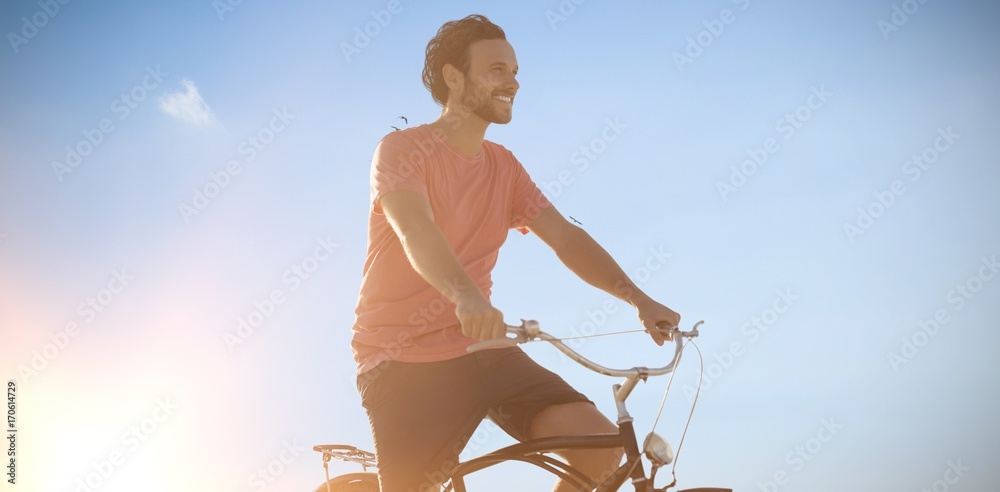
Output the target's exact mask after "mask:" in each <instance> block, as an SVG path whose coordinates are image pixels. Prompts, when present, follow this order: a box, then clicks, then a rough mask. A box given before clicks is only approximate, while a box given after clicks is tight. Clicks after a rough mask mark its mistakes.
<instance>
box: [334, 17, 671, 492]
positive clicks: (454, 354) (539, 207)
mask: <svg viewBox="0 0 1000 492" xmlns="http://www.w3.org/2000/svg"><path fill="white" fill-rule="evenodd" d="M517 71H518V66H517V59H516V58H515V55H514V49H513V48H512V47H511V45H510V43H508V42H507V40H506V37H505V34H504V32H503V30H502V29H500V27H498V26H496V25H495V24H493V23H492V22H490V21H489V19H487V18H486V17H483V16H480V15H470V16H468V17H465V18H463V19H460V20H457V21H451V22H447V23H445V24H444V25H443V26H442V27H441V29H440V30H439V31H438V33H437V35H436V36H435V37H434V38H433V39H431V41H430V42H429V43H428V45H427V51H426V59H425V64H424V70H423V81H424V85H425V86H427V88H428V89H429V90H430V92H431V95H432V97H433V99H434V101H435V102H437V103H438V104H440V105H441V106H442V111H441V115H440V116H439V117H438V119H437V120H436V121H434V122H433V123H429V124H423V125H419V126H416V127H413V128H408V129H404V130H400V131H394V132H392V133H389V134H388V135H386V136H385V137H384V138H383V139H382V140H381V141H380V142H379V144H378V146H377V148H376V150H375V155H374V158H373V159H372V169H371V208H370V210H369V221H368V252H367V258H366V260H365V266H364V272H363V280H362V283H361V289H360V293H359V296H358V304H357V309H356V314H357V318H356V321H355V324H354V327H353V332H354V336H353V339H352V342H351V348H352V352H353V355H354V358H355V360H356V362H357V364H358V391H359V392H360V394H361V399H362V404H363V406H364V407H365V410H366V412H367V414H368V417H369V421H370V423H371V429H372V437H373V440H374V443H375V454H376V456H377V459H378V467H379V482H380V487H381V490H382V491H383V492H404V491H410V490H412V491H423V490H439V487H440V485H441V484H442V483H443V482H444V481H445V480H447V478H448V476H449V475H450V473H451V470H452V468H453V467H454V466H455V464H456V463H457V461H458V456H459V454H460V453H461V452H462V449H463V448H464V447H465V444H466V442H468V439H469V438H470V437H471V435H472V434H473V432H474V431H475V429H476V428H477V427H478V425H479V424H480V423H481V422H482V420H483V419H484V418H490V419H491V420H493V421H494V422H496V424H497V425H498V426H500V427H501V428H502V429H504V431H506V432H507V433H508V434H510V435H511V436H512V437H514V438H515V439H517V440H519V441H524V440H528V439H539V438H543V437H553V436H571V435H584V434H594V433H614V432H616V431H617V428H616V427H615V424H613V423H612V422H611V421H610V420H608V419H607V418H606V417H605V416H604V415H603V414H601V413H600V412H599V411H598V410H597V408H596V407H595V406H594V404H593V403H592V402H591V401H590V400H589V399H588V398H587V397H586V396H584V395H582V394H581V393H579V392H577V391H576V390H574V389H573V388H572V387H571V386H569V385H568V384H567V383H566V382H565V381H563V379H562V378H560V377H559V376H558V375H556V374H554V373H552V372H550V371H548V370H546V369H544V368H542V367H541V366H539V365H538V364H536V363H535V362H534V361H533V360H531V359H530V358H529V357H528V356H527V355H525V354H524V352H523V351H522V350H521V349H520V348H519V347H506V348H493V349H486V350H482V351H477V352H474V353H468V351H467V348H468V347H469V346H470V345H471V344H473V343H475V342H478V341H481V340H490V339H495V338H500V337H503V336H504V334H505V324H504V317H503V314H502V313H501V312H500V311H499V310H497V309H496V308H495V307H493V305H492V304H491V303H490V300H489V299H490V292H491V290H490V289H491V287H492V280H491V277H490V272H491V270H492V269H493V267H494V265H495V264H496V260H497V253H498V251H499V249H500V246H501V245H502V244H503V243H504V241H505V240H506V237H507V233H508V231H509V230H510V229H517V230H518V231H519V232H521V233H522V234H527V233H528V232H532V233H534V234H535V235H537V236H538V237H539V238H541V240H542V241H544V242H545V243H546V244H547V245H548V246H550V247H551V248H552V249H553V250H554V251H555V253H556V255H557V256H558V257H559V259H560V260H561V261H562V262H563V263H564V264H565V265H566V266H567V267H568V268H569V269H570V270H571V271H573V272H574V273H575V274H577V275H578V276H579V277H580V278H581V279H583V280H584V281H585V282H587V283H589V284H591V285H593V286H595V287H597V288H599V289H601V290H603V291H605V292H608V293H610V294H611V295H614V296H615V297H617V298H619V299H621V300H623V301H625V302H628V303H629V304H631V305H632V306H634V307H635V308H636V310H637V312H638V315H639V319H640V321H641V322H642V324H643V325H644V326H645V327H646V330H647V331H648V332H649V333H650V335H651V336H652V338H653V340H654V341H655V342H656V343H657V344H660V345H662V344H663V342H664V341H665V340H666V339H667V338H668V337H669V334H668V333H667V332H666V331H662V332H661V331H660V330H659V329H658V328H657V325H667V326H669V327H674V326H677V325H678V324H679V322H680V316H679V315H678V314H677V313H676V312H674V311H672V310H671V309H669V308H667V307H666V306H664V305H662V304H659V303H657V302H655V301H654V300H652V299H651V298H650V297H649V296H647V295H646V294H645V293H643V292H642V291H641V290H640V289H639V288H638V287H636V286H635V284H634V283H633V282H632V281H631V280H630V279H629V278H628V276H627V275H626V274H625V273H624V272H623V271H622V269H621V267H619V266H618V264H617V263H615V261H614V260H613V259H612V258H611V256H610V255H609V254H608V253H607V252H606V251H605V250H604V249H603V248H602V247H601V246H600V245H599V244H597V242H596V241H594V239H593V238H591V237H590V235H589V234H587V233H586V232H585V231H584V230H582V229H580V228H578V227H576V226H574V225H572V224H570V223H569V222H568V221H567V220H566V219H565V218H564V217H563V216H562V215H561V214H560V213H559V212H558V211H557V210H556V209H555V207H553V206H552V204H551V203H550V202H549V201H548V200H547V199H546V198H545V196H544V195H542V193H541V191H540V190H539V189H538V187H537V186H536V185H535V183H534V182H533V181H532V180H531V178H530V177H529V175H528V173H527V172H526V171H525V170H524V168H523V167H522V166H521V163H520V162H519V161H518V160H517V159H516V158H515V157H514V155H513V154H512V153H511V152H510V151H509V150H507V149H506V148H504V147H503V146H501V145H499V144H496V143H493V142H490V141H488V140H485V139H484V137H485V133H486V128H487V127H488V126H489V125H490V123H499V124H506V123H508V122H510V120H511V114H512V107H513V101H514V98H515V95H516V93H517V90H518V88H519V84H518V83H517V81H516V80H515V77H516V75H517ZM622 452H623V451H622V450H621V448H618V449H580V450H572V451H565V452H563V453H560V454H561V456H562V457H563V458H564V459H565V460H567V461H568V463H569V464H570V465H571V466H573V467H575V468H577V469H580V470H581V471H583V472H584V473H586V474H587V475H589V476H590V477H591V478H592V479H594V480H595V481H600V479H601V478H602V477H604V476H606V475H607V474H609V473H610V472H611V471H613V470H614V469H615V468H616V467H617V466H618V464H619V462H620V461H621V458H622ZM555 490H556V491H561V490H569V487H568V486H567V485H565V484H562V483H557V484H556V486H555Z"/></svg>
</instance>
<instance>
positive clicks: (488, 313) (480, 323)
mask: <svg viewBox="0 0 1000 492" xmlns="http://www.w3.org/2000/svg"><path fill="white" fill-rule="evenodd" d="M455 315H456V316H458V324H459V326H461V328H462V334H463V335H465V336H467V337H469V338H474V339H476V340H492V339H494V338H502V337H504V336H506V334H507V325H506V324H504V321H503V313H501V312H500V310H499V309H497V308H495V307H493V305H492V304H490V301H488V300H487V299H486V298H485V297H483V295H482V294H480V293H479V292H473V293H470V294H468V295H465V296H462V298H460V299H459V301H458V303H457V304H456V305H455Z"/></svg>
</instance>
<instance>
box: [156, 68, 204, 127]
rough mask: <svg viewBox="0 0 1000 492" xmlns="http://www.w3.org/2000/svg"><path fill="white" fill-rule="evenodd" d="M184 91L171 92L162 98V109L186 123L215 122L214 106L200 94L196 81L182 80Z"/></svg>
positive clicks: (197, 124) (195, 124)
mask: <svg viewBox="0 0 1000 492" xmlns="http://www.w3.org/2000/svg"><path fill="white" fill-rule="evenodd" d="M181 85H183V86H184V92H171V93H169V94H167V95H166V96H164V97H161V98H160V109H162V110H163V112H164V113H167V114H169V115H170V116H173V117H174V118H177V119H179V120H181V121H183V122H185V123H189V124H192V125H194V126H205V125H209V124H212V123H214V122H215V116H213V115H212V108H209V107H208V104H205V100H204V99H202V98H201V94H198V88H197V87H195V85H194V82H191V81H190V80H188V79H184V80H182V81H181Z"/></svg>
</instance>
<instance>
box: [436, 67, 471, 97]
mask: <svg viewBox="0 0 1000 492" xmlns="http://www.w3.org/2000/svg"><path fill="white" fill-rule="evenodd" d="M441 75H443V76H444V83H445V85H447V86H448V92H451V91H456V90H458V91H460V90H461V89H462V86H463V85H464V84H465V75H464V74H463V73H462V71H461V70H459V69H457V68H455V66H454V65H452V64H451V63H446V64H445V65H444V67H443V68H442V69H441Z"/></svg>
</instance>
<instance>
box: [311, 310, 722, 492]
mask: <svg viewBox="0 0 1000 492" xmlns="http://www.w3.org/2000/svg"><path fill="white" fill-rule="evenodd" d="M521 321H522V323H521V325H520V326H512V325H507V333H508V334H512V335H514V337H513V338H510V337H505V338H501V339H496V340H487V341H483V342H478V343H475V344H473V345H472V346H470V347H469V351H470V352H473V351H476V350H482V349H487V348H498V347H509V346H514V345H518V344H522V343H527V342H530V341H546V342H549V343H551V344H552V345H553V346H555V347H556V348H557V349H559V350H560V351H562V352H563V353H564V354H566V355H567V356H569V358H571V359H572V360H574V361H576V362H577V363H579V364H580V365H582V366H584V367H586V368H587V369H590V370H592V371H594V372H597V373H599V374H604V375H607V376H613V377H624V378H625V380H624V381H622V382H621V383H617V384H614V385H613V386H612V389H613V391H614V399H615V406H616V408H617V411H618V420H617V424H618V433H617V434H593V435H585V436H567V437H548V438H544V439H534V440H528V441H524V442H520V443H517V444H513V445H511V446H507V447H504V448H501V449H498V450H496V451H493V452H491V453H488V454H485V455H483V456H479V457H477V458H473V459H471V460H469V461H466V462H464V463H459V464H458V465H457V467H456V468H455V470H454V472H453V473H452V475H451V477H450V478H449V479H448V481H447V482H446V483H445V484H444V492H466V486H465V480H464V478H465V476H466V475H469V474H470V473H474V472H477V471H479V470H482V469H485V468H488V467H490V466H493V465H496V464H499V463H503V462H506V461H521V462H525V463H529V464H532V465H535V466H537V467H539V468H541V469H543V470H545V471H548V472H550V473H552V474H553V475H556V476H557V477H558V478H560V479H562V480H563V481H564V482H566V483H569V484H572V485H573V486H574V487H576V488H577V489H578V490H582V491H588V492H611V491H616V490H619V488H621V487H622V486H623V485H624V484H625V482H626V481H627V480H629V479H631V481H632V485H633V486H634V487H635V491H636V492H666V491H667V490H668V489H670V488H673V487H674V486H675V485H676V484H677V479H676V474H675V473H674V471H675V470H676V466H677V461H676V455H675V454H674V451H673V448H672V447H671V446H670V444H669V443H668V442H667V441H666V439H664V438H662V437H660V436H659V435H658V434H656V433H655V432H650V433H649V435H648V436H647V437H646V439H645V440H644V441H643V446H642V452H641V453H640V451H639V446H638V441H637V440H636V436H635V429H634V426H633V425H632V422H633V418H632V416H631V415H629V413H628V410H627V409H626V407H625V400H626V399H628V397H629V395H630V394H631V392H632V390H633V389H634V388H635V386H636V384H638V382H639V381H640V380H642V381H645V380H646V379H647V378H649V377H652V376H662V375H665V374H671V377H670V381H669V382H668V383H667V390H666V391H667V392H669V391H670V385H671V383H672V382H673V372H674V368H675V367H676V365H677V363H678V362H679V361H680V358H681V353H682V352H683V349H684V347H685V346H686V345H687V343H685V340H687V341H688V342H691V340H692V339H694V338H696V337H697V336H698V326H700V325H701V324H702V323H703V322H702V321H699V322H697V323H695V325H694V326H693V327H692V328H691V331H681V330H680V329H679V328H677V327H673V328H671V333H672V335H673V336H672V338H673V341H674V345H675V348H674V356H673V359H672V360H671V361H670V363H669V364H667V365H666V366H663V367H659V368H653V369H650V368H647V367H633V368H631V369H611V368H608V367H604V366H602V365H600V364H597V363H596V362H593V361H591V360H590V359H587V358H586V357H584V356H582V355H580V354H578V353H577V352H576V351H574V350H573V349H571V348H569V347H568V346H566V345H565V344H563V343H562V341H561V340H562V339H559V338H556V337H553V336H552V335H549V334H548V333H545V332H543V331H541V329H540V328H539V325H538V322H537V321H533V320H521ZM636 331H642V330H636ZM619 333H628V332H619ZM695 349H697V345H695ZM698 355H699V358H700V357H701V351H700V350H699V351H698ZM698 387H699V389H700V387H701V381H700V380H699V384H698ZM666 396H667V395H666V393H665V394H664V401H665V400H666ZM697 401H698V395H697V393H696V394H695V397H694V401H693V402H692V405H691V413H689V414H688V421H687V424H690V423H691V415H692V414H693V413H694V405H695V404H696V403H697ZM662 411H663V405H662V403H661V406H660V412H661V413H662ZM658 421H659V414H657V417H656V422H658ZM656 422H654V424H653V429H654V430H655V427H656ZM687 424H686V425H685V427H684V432H683V433H682V434H681V440H680V444H679V445H678V452H680V449H681V446H683V445H684V436H685V435H686V434H687ZM615 447H622V448H624V450H625V462H624V463H623V464H622V465H621V466H620V467H619V468H618V469H617V470H615V471H614V472H613V473H611V475H610V476H608V477H607V478H606V479H605V480H604V481H603V482H601V483H599V484H598V483H595V482H594V481H593V480H591V479H590V478H589V477H588V476H586V475H584V474H583V473H582V472H580V471H579V470H576V469H574V468H573V467H571V466H569V464H567V463H566V462H564V461H562V460H560V459H558V458H555V457H552V456H548V455H547V454H546V453H554V452H556V451H564V450H568V449H600V448H615ZM313 450H315V451H318V452H320V453H321V454H322V457H323V468H324V470H325V471H326V478H327V481H326V482H324V483H323V484H321V485H320V486H319V487H317V488H316V490H315V492H349V491H350V492H379V485H378V475H377V474H376V473H375V472H372V471H368V468H375V467H376V466H377V463H376V460H375V455H374V454H373V453H370V452H368V451H364V450H360V449H358V448H356V447H354V446H349V445H343V444H324V445H317V446H314V447H313ZM644 456H645V458H646V459H647V460H648V461H649V462H650V475H649V477H647V476H646V473H645V466H644V462H643V459H642V458H643V457H644ZM331 459H338V460H342V461H349V462H355V463H359V464H361V466H362V472H360V473H348V474H345V475H340V476H338V477H334V478H332V479H331V478H330V470H329V462H330V460H331ZM671 463H673V464H674V467H673V468H672V469H671V475H672V477H673V480H672V481H671V483H670V484H668V485H666V486H664V487H661V488H656V487H655V485H654V480H655V478H656V473H657V471H658V470H659V469H660V468H662V467H664V466H666V465H669V464H671ZM678 492H732V489H726V488H697V489H686V490H680V491H678Z"/></svg>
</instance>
